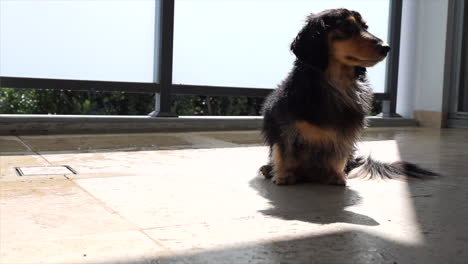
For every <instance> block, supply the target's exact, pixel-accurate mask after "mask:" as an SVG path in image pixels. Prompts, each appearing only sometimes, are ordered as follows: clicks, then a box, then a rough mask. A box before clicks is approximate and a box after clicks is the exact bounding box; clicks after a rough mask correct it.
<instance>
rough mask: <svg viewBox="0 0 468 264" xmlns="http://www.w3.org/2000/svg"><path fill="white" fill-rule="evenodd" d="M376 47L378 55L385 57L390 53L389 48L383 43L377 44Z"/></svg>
mask: <svg viewBox="0 0 468 264" xmlns="http://www.w3.org/2000/svg"><path fill="white" fill-rule="evenodd" d="M377 47H378V49H379V52H380V54H382V55H387V53H388V52H389V51H390V46H389V45H388V44H387V43H385V42H383V43H379V45H378V46H377Z"/></svg>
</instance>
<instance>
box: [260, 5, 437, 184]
mask: <svg viewBox="0 0 468 264" xmlns="http://www.w3.org/2000/svg"><path fill="white" fill-rule="evenodd" d="M367 28H368V27H367V25H366V21H365V20H364V19H362V17H361V15H360V14H359V13H358V12H355V11H350V10H347V9H331V10H325V11H323V12H321V13H318V14H315V15H314V14H312V15H310V16H309V17H308V18H307V22H306V24H305V26H304V27H303V28H302V29H301V31H300V32H299V34H298V35H297V37H296V38H295V39H294V41H293V42H292V44H291V51H292V52H293V53H294V54H295V55H296V60H295V62H294V67H293V69H292V70H291V72H290V73H289V75H288V76H287V78H286V79H285V80H284V81H283V82H282V83H281V85H280V86H279V87H278V88H277V89H276V90H274V91H273V92H272V94H270V95H269V96H268V98H267V99H266V101H265V103H264V106H263V115H264V123H263V129H262V132H263V136H264V139H265V142H266V143H267V144H268V145H269V146H270V161H269V163H268V164H267V165H264V166H262V167H261V168H260V171H261V173H262V174H263V175H264V176H265V177H266V178H271V179H272V181H273V182H275V183H276V184H293V183H295V182H297V181H301V180H311V181H317V182H320V183H325V184H336V185H345V184H346V178H347V174H348V177H362V178H376V177H378V178H393V177H397V176H413V177H421V176H425V175H435V174H434V173H432V172H430V171H427V170H424V169H421V168H419V167H418V166H416V165H414V164H411V163H407V162H395V163H392V164H384V163H380V162H378V161H375V160H372V159H371V158H370V157H369V158H360V157H354V152H355V145H356V143H357V141H358V140H359V138H360V135H361V133H362V131H363V129H364V128H365V127H366V115H368V113H369V111H370V110H371V105H372V99H373V98H372V91H371V89H370V88H369V85H368V83H367V80H366V67H371V66H374V65H375V64H377V63H378V62H380V61H382V60H383V59H384V58H385V57H386V56H387V53H388V52H389V51H390V46H389V45H388V44H387V43H385V42H384V41H382V40H381V39H379V38H377V37H376V36H374V35H372V34H371V33H369V32H368V31H367Z"/></svg>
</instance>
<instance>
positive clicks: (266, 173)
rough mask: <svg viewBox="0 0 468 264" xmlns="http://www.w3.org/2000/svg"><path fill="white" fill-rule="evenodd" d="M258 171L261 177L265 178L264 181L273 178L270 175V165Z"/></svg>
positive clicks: (271, 169)
mask: <svg viewBox="0 0 468 264" xmlns="http://www.w3.org/2000/svg"><path fill="white" fill-rule="evenodd" d="M259 171H260V173H261V174H262V175H263V177H265V178H266V179H270V178H271V177H272V176H273V175H272V171H273V166H272V165H270V164H267V165H263V166H262V167H260V169H259Z"/></svg>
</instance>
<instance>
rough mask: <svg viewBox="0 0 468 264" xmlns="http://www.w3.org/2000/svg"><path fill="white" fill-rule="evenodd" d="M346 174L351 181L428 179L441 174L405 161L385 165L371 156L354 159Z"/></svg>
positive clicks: (347, 166)
mask: <svg viewBox="0 0 468 264" xmlns="http://www.w3.org/2000/svg"><path fill="white" fill-rule="evenodd" d="M346 173H347V174H348V178H349V179H353V178H354V179H355V178H358V179H365V180H375V179H381V180H385V179H405V178H408V177H412V178H419V179H427V178H428V177H434V176H439V174H437V173H434V172H432V171H428V170H426V169H423V168H421V167H419V166H418V165H415V164H413V163H409V162H405V161H397V162H393V163H383V162H380V161H377V160H374V159H372V158H371V157H370V156H368V157H367V158H364V157H354V158H352V159H350V160H349V161H348V164H347V165H346Z"/></svg>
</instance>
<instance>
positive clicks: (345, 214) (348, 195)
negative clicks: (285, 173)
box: [249, 176, 379, 226]
mask: <svg viewBox="0 0 468 264" xmlns="http://www.w3.org/2000/svg"><path fill="white" fill-rule="evenodd" d="M249 184H250V186H251V187H252V188H253V189H255V190H256V191H257V192H258V193H259V194H260V195H261V196H262V197H264V198H265V199H267V200H268V201H269V202H270V204H271V206H272V208H270V209H267V210H262V211H260V212H261V213H263V214H265V215H268V216H273V217H278V218H281V219H285V220H299V221H304V222H310V223H317V224H331V223H350V224H356V225H366V226H376V225H379V223H378V222H376V221H375V220H374V219H372V218H371V217H368V216H365V215H361V214H357V213H354V212H351V211H347V210H346V209H345V208H346V207H348V206H352V205H356V204H359V203H360V202H361V199H362V198H361V196H359V194H358V193H357V192H356V191H353V190H350V189H349V188H347V187H342V186H331V185H318V184H311V183H301V184H297V185H290V186H278V185H275V184H274V183H272V182H271V181H270V180H267V179H265V178H263V177H262V176H257V177H255V178H254V179H252V180H251V181H250V182H249Z"/></svg>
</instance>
